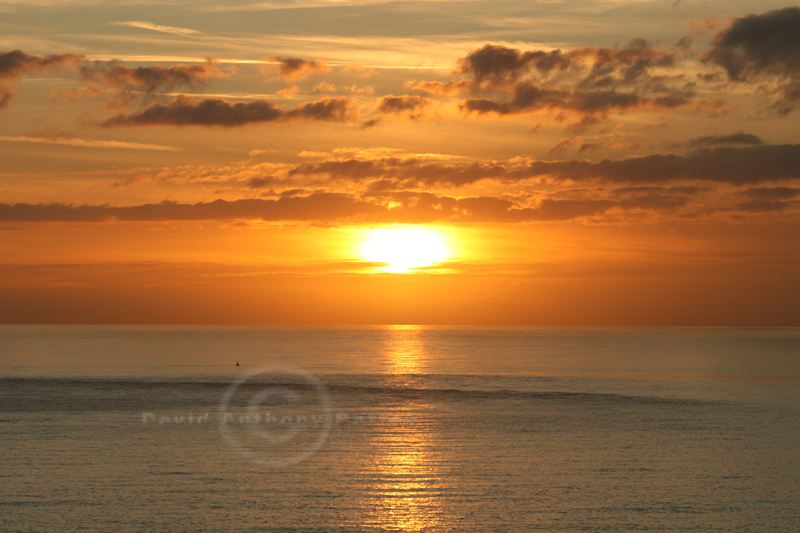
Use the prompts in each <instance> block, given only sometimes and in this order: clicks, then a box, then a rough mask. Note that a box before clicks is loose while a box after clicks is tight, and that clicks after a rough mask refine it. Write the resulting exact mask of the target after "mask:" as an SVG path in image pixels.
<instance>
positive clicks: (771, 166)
mask: <svg viewBox="0 0 800 533" xmlns="http://www.w3.org/2000/svg"><path fill="white" fill-rule="evenodd" d="M296 175H327V176H328V177H330V178H331V179H334V180H345V181H367V180H396V181H395V183H393V184H392V185H393V186H395V188H397V187H415V186H436V185H448V186H463V185H467V184H471V183H475V182H477V181H480V180H484V179H494V180H497V181H500V182H514V181H520V180H526V179H530V178H550V179H555V180H560V181H564V180H573V181H578V182H582V181H590V180H600V181H605V182H609V183H631V184H647V183H666V182H671V181H679V180H698V181H710V182H723V183H732V184H741V185H745V184H755V183H763V182H768V181H776V180H793V179H800V144H789V145H760V146H747V147H729V146H720V147H715V148H703V149H697V150H694V151H691V152H689V153H688V154H686V155H678V154H651V155H647V156H642V157H631V158H627V159H618V160H610V159H605V160H602V161H598V162H592V161H586V160H572V161H558V160H552V161H545V160H534V161H531V162H529V163H527V164H524V165H507V164H502V163H486V164H480V163H469V164H457V163H455V164H443V163H440V162H435V163H431V162H429V161H422V160H418V159H413V158H409V159H403V158H396V157H387V158H380V159H369V160H360V159H352V158H351V159H340V160H327V161H322V162H319V163H305V164H302V165H298V166H296V167H294V168H293V169H291V170H290V171H289V176H296ZM388 186H389V184H388V183H384V184H383V187H384V188H386V187H388ZM687 194H688V191H687Z"/></svg>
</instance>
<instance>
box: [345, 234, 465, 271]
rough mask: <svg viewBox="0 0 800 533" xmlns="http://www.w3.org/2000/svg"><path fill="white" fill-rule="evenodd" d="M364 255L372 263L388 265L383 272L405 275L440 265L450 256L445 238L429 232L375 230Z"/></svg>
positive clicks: (363, 248) (366, 244) (368, 237)
mask: <svg viewBox="0 0 800 533" xmlns="http://www.w3.org/2000/svg"><path fill="white" fill-rule="evenodd" d="M361 255H362V257H363V258H364V259H366V260H367V261H370V262H372V263H385V264H386V266H385V267H383V269H382V270H383V271H384V272H392V273H403V272H410V271H412V270H413V269H415V268H423V267H429V266H431V265H434V264H436V263H440V262H442V261H444V260H445V259H447V258H448V257H449V256H450V250H449V249H448V247H447V246H446V245H445V242H444V238H443V237H442V236H441V235H440V234H438V233H436V232H435V231H432V230H429V229H422V228H397V229H373V230H370V231H369V233H368V236H367V240H366V242H364V244H363V246H362V248H361Z"/></svg>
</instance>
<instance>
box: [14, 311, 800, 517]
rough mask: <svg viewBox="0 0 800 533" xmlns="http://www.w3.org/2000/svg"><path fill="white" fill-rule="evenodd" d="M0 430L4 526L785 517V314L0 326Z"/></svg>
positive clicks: (791, 432)
mask: <svg viewBox="0 0 800 533" xmlns="http://www.w3.org/2000/svg"><path fill="white" fill-rule="evenodd" d="M237 362H238V363H239V366H236V363H237ZM0 435H2V440H0V453H2V461H1V462H0V465H2V466H0V531H4V532H11V531H21V532H22V531H24V532H31V531H48V532H49V531H114V532H150V531H153V532H155V531H159V532H161V531H168V532H174V531H215V532H216V531H218V532H251V531H253V532H255V531H265V532H278V531H281V532H283V531H287V532H301V531H302V532H312V531H313V532H334V531H336V532H340V531H341V532H349V531H481V532H488V531H498V532H499V531H508V532H527V531H557V532H562V531H570V532H571V531H615V532H616V531H664V532H672V531H676V532H677V531H724V532H730V531H754V532H761V531H780V532H788V531H798V530H800V329H621V328H526V327H514V328H459V327H426V326H421V327H412V326H395V327H349V328H315V327H171V326H169V327H167V326H164V327H154V326H92V327H85V326H0Z"/></svg>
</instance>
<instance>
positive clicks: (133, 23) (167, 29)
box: [111, 20, 203, 35]
mask: <svg viewBox="0 0 800 533" xmlns="http://www.w3.org/2000/svg"><path fill="white" fill-rule="evenodd" d="M111 25H112V26H128V27H130V28H142V29H145V30H153V31H158V32H161V33H171V34H173V35H202V34H203V32H201V31H197V30H190V29H189V28H178V27H176V26H161V25H160V24H153V23H152V22H144V21H141V20H126V21H120V22H112V23H111Z"/></svg>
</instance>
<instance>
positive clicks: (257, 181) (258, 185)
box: [247, 176, 275, 189]
mask: <svg viewBox="0 0 800 533" xmlns="http://www.w3.org/2000/svg"><path fill="white" fill-rule="evenodd" d="M274 181H275V178H273V177H272V176H265V177H260V178H250V179H249V180H247V187H248V188H250V189H263V188H264V187H266V186H267V185H270V184H272V183H273V182H274Z"/></svg>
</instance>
